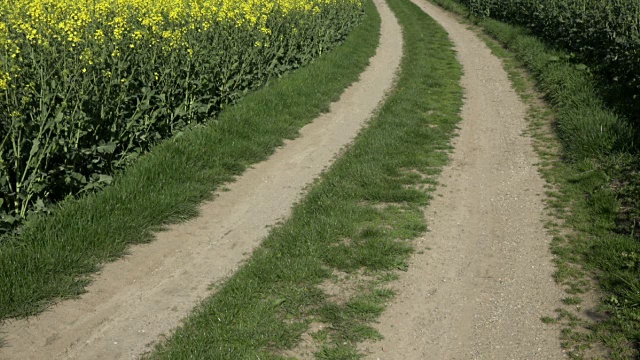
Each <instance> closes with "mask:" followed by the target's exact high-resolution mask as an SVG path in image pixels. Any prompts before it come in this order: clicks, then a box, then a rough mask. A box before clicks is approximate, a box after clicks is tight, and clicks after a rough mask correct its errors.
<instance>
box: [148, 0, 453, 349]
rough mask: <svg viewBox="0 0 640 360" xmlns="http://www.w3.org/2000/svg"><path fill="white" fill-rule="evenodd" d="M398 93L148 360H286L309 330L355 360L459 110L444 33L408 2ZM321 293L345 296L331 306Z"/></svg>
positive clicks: (400, 11) (417, 220)
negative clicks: (318, 326)
mask: <svg viewBox="0 0 640 360" xmlns="http://www.w3.org/2000/svg"><path fill="white" fill-rule="evenodd" d="M389 5H390V6H391V8H392V10H393V11H394V12H395V13H396V15H397V17H398V19H399V21H400V23H401V25H402V26H403V29H404V35H403V36H404V42H405V46H404V49H405V53H404V58H403V60H402V64H401V71H400V74H399V78H398V82H397V86H396V88H395V90H393V91H392V92H391V93H390V94H389V97H388V99H387V101H386V102H385V104H384V105H383V106H382V107H381V108H380V110H379V113H378V114H377V116H376V117H375V118H374V119H372V120H371V122H370V124H369V126H368V128H366V129H365V130H363V131H362V132H361V133H360V134H359V135H358V137H357V139H356V140H355V142H354V144H352V145H351V146H350V147H349V149H348V150H347V151H345V153H344V154H343V156H342V157H341V158H339V159H338V160H337V161H336V162H335V163H334V165H333V166H332V167H331V168H330V169H329V170H328V171H327V172H326V173H325V174H324V175H323V176H322V177H321V179H320V180H319V181H318V182H317V183H316V184H315V185H314V186H313V187H312V188H311V189H310V191H309V193H308V195H307V196H306V197H305V198H304V199H303V200H302V201H301V202H300V203H299V204H298V205H297V206H295V208H294V209H293V213H292V215H291V217H290V218H289V219H288V220H287V221H286V222H285V223H284V224H282V225H281V226H279V227H276V228H274V229H273V230H272V232H271V234H270V235H269V236H268V238H267V239H266V240H265V241H264V243H263V244H262V245H261V247H260V248H259V249H258V250H256V251H255V252H254V254H253V256H252V258H251V259H250V260H249V261H248V263H247V264H245V265H244V266H243V267H242V268H241V269H240V270H239V271H238V272H237V273H236V274H235V275H234V276H232V277H231V278H230V279H229V280H228V281H227V282H226V283H225V284H223V285H222V286H221V287H220V288H218V289H217V292H216V294H214V295H213V296H212V297H211V298H209V299H207V300H205V301H204V302H203V304H202V305H201V306H200V307H199V308H197V309H196V310H195V312H194V313H193V314H192V315H191V316H190V317H188V318H187V319H186V320H185V322H184V325H183V326H182V327H180V328H179V329H178V330H177V331H176V332H175V334H173V335H172V336H171V337H170V338H169V339H168V340H166V341H165V342H164V343H162V344H161V345H160V346H159V347H158V349H157V350H156V352H154V353H153V354H150V355H149V357H150V358H153V359H187V358H196V359H234V360H236V359H282V358H286V353H285V352H284V351H285V350H286V349H291V348H293V347H295V346H296V344H297V343H298V342H299V341H300V338H301V336H302V334H303V333H304V332H305V331H307V329H308V328H309V326H310V324H311V323H312V322H315V323H322V324H324V325H325V326H324V327H323V330H320V331H319V332H316V333H314V334H312V335H311V336H312V337H313V339H314V344H315V350H313V352H314V353H315V355H316V357H317V358H319V359H357V358H359V357H360V355H359V354H358V351H357V347H356V344H357V343H358V342H361V341H363V340H365V339H377V338H379V337H380V334H378V333H377V332H376V331H375V330H374V329H373V328H372V327H371V326H370V323H371V322H372V321H374V320H375V319H376V318H377V316H378V315H379V314H380V313H381V312H382V311H383V309H384V306H385V303H386V302H387V301H388V299H390V298H391V297H392V296H393V292H392V291H391V290H389V289H388V288H386V287H385V284H386V283H388V282H389V281H392V280H394V279H396V278H397V276H396V273H397V272H398V271H402V270H406V269H407V263H406V260H407V258H408V256H409V255H410V254H411V253H412V251H413V246H412V242H411V239H413V238H415V237H416V236H418V235H419V234H421V233H423V232H424V231H425V230H426V224H425V219H424V214H423V207H424V206H425V205H426V204H427V203H428V201H429V198H430V195H429V193H430V191H431V190H432V189H433V187H434V186H435V184H436V182H435V180H434V179H435V176H436V175H437V174H438V173H439V172H440V169H441V167H442V166H443V165H444V164H445V163H446V162H447V161H448V152H449V150H450V148H451V147H450V145H449V139H450V138H451V137H452V136H453V135H454V133H455V129H456V124H457V122H458V121H459V116H458V112H459V110H460V107H461V105H462V89H461V87H460V85H459V80H460V77H461V67H460V65H459V64H458V63H457V61H456V58H455V54H454V52H453V51H452V45H451V43H450V42H449V40H448V37H447V34H446V32H445V31H444V30H443V29H442V28H441V27H440V26H439V25H437V24H436V23H435V22H434V21H433V20H432V19H431V18H429V17H428V16H427V15H425V14H424V13H423V12H422V11H421V10H420V9H419V8H418V7H416V6H415V5H413V4H412V3H410V2H409V1H408V0H390V1H389ZM327 283H331V284H332V285H333V286H337V287H340V288H341V289H344V291H343V292H345V293H349V291H348V290H349V289H353V288H355V290H353V291H351V296H350V297H346V298H343V299H335V298H334V297H333V296H331V294H330V293H328V291H327V290H326V288H325V285H326V284H327Z"/></svg>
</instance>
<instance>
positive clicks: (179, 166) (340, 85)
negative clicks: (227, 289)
mask: <svg viewBox="0 0 640 360" xmlns="http://www.w3.org/2000/svg"><path fill="white" fill-rule="evenodd" d="M366 12H367V16H366V17H365V19H364V20H363V23H362V24H361V25H359V26H358V27H357V28H355V29H354V30H353V31H352V33H351V34H350V35H349V36H348V38H347V40H346V42H345V43H344V44H343V45H341V46H338V47H337V48H336V49H335V50H333V51H331V52H329V53H327V54H326V55H324V56H322V57H320V58H319V59H318V60H316V61H315V62H314V63H312V64H311V65H309V66H307V67H305V68H303V69H300V70H298V71H295V72H294V73H291V74H289V75H286V76H284V77H283V78H281V79H277V80H274V81H272V83H271V84H269V85H268V86H266V88H264V89H262V90H259V91H256V92H255V93H252V94H249V95H248V96H246V98H245V99H243V100H242V101H241V102H240V103H239V104H237V105H236V106H234V107H231V108H229V109H227V110H226V111H224V112H223V113H222V114H221V115H220V116H219V117H218V118H217V119H216V120H215V121H212V122H210V124H209V125H207V126H199V127H195V128H192V129H190V130H187V131H185V132H184V133H183V134H182V136H178V137H176V138H174V139H171V140H167V141H165V142H163V143H161V144H160V145H159V146H157V147H155V148H154V149H153V150H152V151H151V152H150V153H149V154H147V155H145V156H143V157H142V158H140V159H139V160H138V161H137V162H136V163H135V164H133V165H132V166H131V167H129V168H128V169H127V170H126V171H124V172H122V173H120V174H117V175H116V176H115V180H114V184H113V186H110V187H108V188H106V189H105V190H104V191H101V192H99V193H95V194H91V195H88V196H85V197H83V198H81V199H79V200H68V201H64V202H62V203H61V204H59V205H58V206H57V207H56V209H55V210H54V211H53V213H52V214H51V215H49V216H45V217H39V218H37V219H33V220H31V221H28V222H27V223H26V224H25V225H24V226H23V227H22V228H21V232H20V234H19V235H17V236H15V237H13V238H10V239H7V240H3V241H2V242H0V304H1V306H0V319H5V318H10V317H21V316H27V315H33V314H36V313H38V312H40V311H42V310H43V309H45V308H46V306H48V305H49V304H51V303H52V302H53V301H56V300H58V299H60V298H71V297H75V296H77V295H78V294H81V293H82V292H83V291H84V288H85V286H86V285H87V283H88V282H89V281H90V275H91V274H92V273H93V272H95V271H97V270H98V269H99V268H100V265H101V264H103V263H104V262H107V261H112V260H114V259H116V258H118V257H121V256H122V255H124V254H125V253H126V251H127V248H128V246H129V245H130V244H134V243H143V242H148V241H151V240H153V233H154V231H158V230H160V229H162V228H163V226H166V225H167V224H170V223H175V222H179V221H183V220H185V219H187V218H190V217H193V216H195V215H197V211H198V210H197V209H198V207H197V205H198V204H199V203H200V202H201V201H203V200H205V199H209V198H211V194H212V191H213V190H215V189H217V188H220V186H221V185H222V184H224V183H225V182H228V181H232V180H233V177H234V176H235V175H238V174H240V173H242V172H243V171H244V169H246V168H247V166H249V165H250V164H253V163H256V162H259V161H261V160H264V159H266V158H267V157H268V156H269V155H270V154H271V153H273V151H274V150H275V148H276V147H277V146H279V145H282V144H283V139H285V138H294V137H296V136H297V135H298V130H299V129H300V128H301V127H302V126H303V125H305V124H307V123H308V122H310V121H311V120H313V119H314V118H315V117H317V116H318V115H319V114H320V113H321V112H322V111H327V110H328V109H329V104H330V103H331V102H332V101H335V100H337V99H338V98H339V95H340V94H341V93H342V91H343V90H344V89H345V88H346V87H347V86H348V85H349V84H351V83H352V82H354V81H355V80H357V78H358V76H359V74H360V73H361V72H362V71H363V70H364V68H365V67H366V65H367V64H368V60H369V58H370V57H371V56H373V54H374V53H375V49H376V47H377V44H378V36H377V35H376V34H379V26H380V19H379V17H378V15H377V13H376V12H375V9H374V8H373V5H372V4H370V3H367V5H366ZM318 79H322V81H318Z"/></svg>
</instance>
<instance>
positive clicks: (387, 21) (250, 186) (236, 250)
mask: <svg viewBox="0 0 640 360" xmlns="http://www.w3.org/2000/svg"><path fill="white" fill-rule="evenodd" d="M376 5H377V6H378V9H379V11H380V14H381V17H382V30H381V32H382V36H381V39H380V44H379V47H378V50H377V52H376V55H375V56H374V57H373V58H371V61H370V65H369V66H368V68H367V69H366V70H365V71H364V72H363V73H362V74H361V76H360V80H359V81H358V82H357V83H354V84H353V85H352V86H351V87H349V88H348V89H347V90H346V91H345V92H344V93H343V95H342V96H341V98H340V100H339V101H338V102H336V103H334V104H332V106H331V109H330V112H329V113H327V114H324V115H322V116H320V117H319V118H317V119H316V120H315V121H314V122H313V123H311V124H309V125H307V126H305V127H304V128H303V129H302V131H301V136H300V137H299V138H298V139H296V140H293V141H288V142H287V143H286V145H285V146H284V147H282V148H281V149H279V150H278V151H277V152H276V153H275V154H274V155H273V156H272V157H271V158H269V159H268V160H267V161H265V162H262V163H260V164H257V165H255V166H254V167H253V168H252V169H250V170H248V171H247V172H246V173H245V174H244V175H242V176H241V177H239V178H238V179H237V181H236V182H234V183H232V184H229V186H228V188H229V190H230V191H227V192H220V193H219V194H217V197H216V199H215V200H214V201H211V202H208V203H205V204H203V205H202V207H201V209H200V210H201V215H200V216H199V217H198V218H196V219H193V220H191V221H189V222H186V223H183V224H180V225H177V226H173V227H171V229H170V230H169V231H165V232H162V233H159V234H158V235H157V239H156V241H154V242H152V243H150V244H147V245H140V246H135V247H133V248H132V249H131V255H129V256H127V257H126V258H124V259H122V260H119V261H116V262H113V263H110V264H107V265H106V266H105V267H104V268H103V270H102V272H101V273H100V274H99V275H98V276H96V278H95V281H94V282H93V283H92V284H91V285H90V286H89V287H88V289H87V290H88V293H86V294H85V295H83V296H82V297H81V298H80V299H79V300H71V301H64V302H62V303H60V304H58V305H57V306H54V307H52V308H51V309H50V310H49V311H47V312H45V313H43V314H41V315H40V316H37V317H34V318H31V319H29V320H19V321H11V322H9V323H8V324H5V325H4V326H3V327H2V328H1V329H0V333H2V334H4V335H6V341H7V344H5V345H6V346H5V347H2V348H0V358H1V359H6V360H9V359H20V360H25V359H128V358H137V357H139V356H140V354H142V353H144V352H145V351H148V350H149V349H150V348H151V347H152V344H154V343H155V342H156V341H157V339H159V338H160V336H161V335H162V334H168V333H170V332H171V330H172V329H174V328H175V327H176V326H177V325H178V324H179V322H180V319H182V318H183V317H184V316H186V315H187V314H188V313H189V311H190V310H191V309H192V308H193V307H194V306H195V305H197V304H198V302H199V301H201V300H202V299H203V298H204V297H205V296H207V295H209V294H210V293H211V292H210V290H209V285H210V284H211V283H215V282H218V281H221V280H223V279H225V278H226V277H227V276H228V275H229V274H231V273H233V271H234V270H235V269H237V267H238V266H239V265H240V263H241V262H242V261H243V260H245V259H246V258H247V254H250V253H251V251H252V250H253V249H254V248H255V247H256V246H257V245H258V244H259V243H260V240H261V239H262V238H263V237H264V236H266V235H267V233H268V226H270V225H273V224H276V223H277V221H278V220H281V219H283V218H285V217H287V216H288V214H289V211H290V209H291V207H292V205H293V204H294V203H295V201H297V200H298V199H299V198H300V196H301V193H302V192H303V190H304V188H305V187H306V186H307V185H308V184H310V183H311V182H312V181H313V179H314V178H315V177H317V176H318V175H319V174H320V173H321V171H322V170H323V169H324V168H325V167H327V166H328V165H330V163H331V162H332V161H333V159H334V158H335V156H336V154H337V153H338V152H339V151H340V149H341V148H342V147H343V146H345V145H346V144H348V143H349V142H350V141H351V140H352V139H353V138H354V136H355V135H356V133H357V132H358V131H359V130H360V128H361V127H362V126H363V125H364V124H365V122H366V120H367V119H368V118H369V117H370V116H371V114H372V113H373V111H374V110H375V108H376V107H377V105H378V103H379V102H380V101H381V100H382V99H383V98H384V94H385V92H386V91H387V90H388V89H390V88H391V86H392V84H393V79H394V76H395V72H396V70H397V68H398V66H399V64H400V59H401V55H402V35H401V31H400V27H399V25H398V24H397V21H396V19H395V17H394V16H393V15H392V14H391V12H390V11H389V9H388V8H387V6H386V4H384V2H382V1H381V0H380V1H378V0H376ZM309 85H310V86H313V84H309Z"/></svg>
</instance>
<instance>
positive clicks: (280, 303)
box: [273, 298, 287, 306]
mask: <svg viewBox="0 0 640 360" xmlns="http://www.w3.org/2000/svg"><path fill="white" fill-rule="evenodd" d="M285 301H287V299H285V298H280V299H276V300H274V301H273V306H280V305H282V303H283V302H285Z"/></svg>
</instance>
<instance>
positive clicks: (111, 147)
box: [96, 142, 116, 154]
mask: <svg viewBox="0 0 640 360" xmlns="http://www.w3.org/2000/svg"><path fill="white" fill-rule="evenodd" d="M96 150H98V152H99V153H101V154H111V153H113V152H114V151H116V144H114V143H112V142H109V143H107V144H104V145H100V146H98V147H97V148H96Z"/></svg>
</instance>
